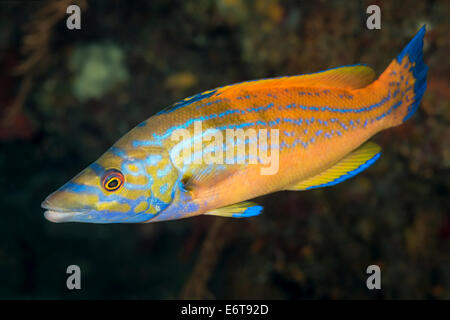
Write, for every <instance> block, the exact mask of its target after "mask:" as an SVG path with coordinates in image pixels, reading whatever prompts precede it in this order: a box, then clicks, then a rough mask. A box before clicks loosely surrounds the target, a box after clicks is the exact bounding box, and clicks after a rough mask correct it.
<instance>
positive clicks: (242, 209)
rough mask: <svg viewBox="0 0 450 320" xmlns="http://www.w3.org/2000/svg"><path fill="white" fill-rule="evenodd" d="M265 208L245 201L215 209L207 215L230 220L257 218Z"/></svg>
mask: <svg viewBox="0 0 450 320" xmlns="http://www.w3.org/2000/svg"><path fill="white" fill-rule="evenodd" d="M262 209H263V207H262V206H260V205H257V204H256V203H254V202H250V201H244V202H239V203H236V204H232V205H230V206H226V207H222V208H218V209H214V210H211V211H208V212H206V213H205V214H208V215H213V216H221V217H229V218H247V217H253V216H257V215H258V214H260V213H261V212H262Z"/></svg>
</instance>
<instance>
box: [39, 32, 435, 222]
mask: <svg viewBox="0 0 450 320" xmlns="http://www.w3.org/2000/svg"><path fill="white" fill-rule="evenodd" d="M424 34H425V28H424V27H423V28H422V29H421V30H420V31H419V32H418V33H417V35H416V36H415V37H414V38H413V39H412V41H411V42H410V43H409V44H408V45H407V46H406V47H405V49H404V50H403V51H402V52H401V53H400V55H399V56H398V57H397V58H396V59H394V60H393V61H392V62H391V64H390V65H389V66H388V68H387V69H386V70H385V71H384V72H383V73H382V74H381V75H380V76H379V78H378V79H376V80H374V78H375V73H374V71H373V70H372V69H371V68H370V67H368V66H365V65H354V66H345V67H340V68H335V69H331V70H327V71H323V72H319V73H314V74H308V75H301V76H289V77H281V78H274V79H263V80H256V81H247V82H242V83H238V84H233V85H229V86H225V87H221V88H216V89H213V90H209V91H206V92H203V93H201V94H198V95H195V96H192V97H189V98H186V99H184V100H182V101H180V102H178V103H176V104H174V105H172V106H170V107H169V108H167V109H165V110H163V111H161V112H159V113H158V114H157V115H155V116H153V117H150V118H149V119H147V120H146V121H144V122H142V123H141V124H139V125H138V126H137V127H135V128H134V129H132V130H131V131H130V132H129V133H128V134H126V135H125V136H123V137H122V138H121V139H120V140H119V141H118V142H117V143H116V144H114V146H112V147H111V148H110V149H109V150H108V151H107V152H106V153H105V154H103V155H102V156H101V157H100V158H99V159H98V160H97V161H96V162H94V163H93V164H91V165H90V166H89V167H87V168H86V169H85V170H84V171H82V172H81V173H80V174H79V175H78V176H76V177H75V178H73V179H72V180H71V181H69V182H68V183H67V184H65V185H64V186H63V187H61V188H60V189H59V190H57V191H56V192H55V193H53V194H51V195H50V196H49V197H48V198H47V199H46V200H45V201H44V203H43V207H44V208H46V209H47V210H48V211H47V212H46V217H47V219H49V220H51V221H54V222H65V221H79V222H95V223H113V222H155V221H162V220H172V219H180V218H186V217H191V216H195V215H200V214H212V215H220V216H229V217H248V216H253V215H257V214H259V213H260V212H261V210H262V207H261V206H258V205H256V204H254V203H251V202H247V200H248V199H252V198H254V197H257V196H261V195H264V194H268V193H272V192H275V191H280V190H306V189H312V188H318V187H324V186H329V185H334V184H337V183H339V182H341V181H344V180H346V179H347V178H350V177H351V176H354V175H355V174H358V173H359V172H361V171H363V170H364V169H365V168H367V167H368V166H370V165H371V164H372V163H374V162H375V161H376V160H377V159H378V158H379V156H380V148H379V147H378V146H377V145H376V144H374V143H371V142H367V141H368V140H369V139H370V138H371V137H372V136H373V135H375V134H376V133H377V132H379V131H382V130H385V129H388V128H390V127H394V126H397V125H400V124H401V123H403V122H404V121H406V120H407V119H409V118H410V117H411V116H412V115H413V114H414V112H415V111H416V110H417V108H418V105H419V103H420V100H421V98H422V95H423V94H424V91H425V88H426V74H427V67H426V66H425V64H424V63H423V58H422V46H423V37H424ZM186 137H187V138H186ZM236 137H238V138H236ZM181 138H184V139H181ZM254 142H255V144H253V143H254ZM256 145H257V147H258V148H257V149H256V147H255V149H252V148H253V146H256ZM240 147H242V148H243V149H240V151H242V150H244V151H247V153H239V150H238V149H239V148H240ZM255 150H256V152H255ZM250 151H254V152H253V153H251V152H250ZM250 153H251V154H250ZM269 154H270V157H269V156H268V155H269ZM263 155H264V156H263ZM228 156H229V157H228ZM263 158H264V159H265V160H267V159H270V160H272V163H269V162H268V161H263V160H264V159H263ZM205 159H206V160H209V161H205ZM264 172H265V173H264Z"/></svg>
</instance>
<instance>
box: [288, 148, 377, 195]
mask: <svg viewBox="0 0 450 320" xmlns="http://www.w3.org/2000/svg"><path fill="white" fill-rule="evenodd" d="M380 151H381V148H380V146H379V145H377V144H375V143H373V142H367V143H365V144H363V145H362V146H361V147H359V148H358V149H356V150H355V151H353V152H351V153H350V154H349V155H347V156H346V157H345V158H344V159H342V160H341V161H339V162H338V163H336V164H335V165H334V166H332V167H331V168H328V169H327V170H325V171H323V172H321V173H319V174H318V175H316V176H314V177H311V178H308V179H306V180H303V181H300V182H299V183H296V184H294V185H291V186H289V187H288V188H286V190H307V189H315V188H322V187H327V186H332V185H335V184H338V183H340V182H342V181H345V180H347V179H349V178H351V177H353V176H355V175H357V174H358V173H360V172H362V171H364V170H365V169H367V168H368V167H370V166H371V165H372V164H373V163H374V162H375V161H376V160H377V159H378V158H379V157H380V155H381V152H380Z"/></svg>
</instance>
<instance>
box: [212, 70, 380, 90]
mask: <svg viewBox="0 0 450 320" xmlns="http://www.w3.org/2000/svg"><path fill="white" fill-rule="evenodd" d="M374 78H375V71H374V70H373V69H372V68H371V67H369V66H365V65H354V66H344V67H339V68H334V69H330V70H325V71H321V72H317V73H311V74H305V75H298V76H290V77H280V78H273V79H261V80H256V81H246V82H242V83H236V84H234V85H230V86H225V87H222V88H218V91H217V93H220V92H223V91H226V90H254V89H263V88H276V87H283V88H289V87H324V88H343V89H359V88H363V87H365V86H367V85H368V84H370V83H371V82H372V81H373V79H374Z"/></svg>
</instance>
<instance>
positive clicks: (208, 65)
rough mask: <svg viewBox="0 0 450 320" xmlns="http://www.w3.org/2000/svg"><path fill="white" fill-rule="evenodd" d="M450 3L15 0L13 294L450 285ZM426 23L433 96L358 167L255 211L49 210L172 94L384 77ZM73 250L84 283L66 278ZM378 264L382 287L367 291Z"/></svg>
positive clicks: (210, 293)
mask: <svg viewBox="0 0 450 320" xmlns="http://www.w3.org/2000/svg"><path fill="white" fill-rule="evenodd" d="M72 3H77V4H79V5H80V6H81V8H82V17H81V19H82V20H81V25H82V29H81V30H68V29H67V28H66V22H65V20H66V18H67V16H68V15H67V14H66V13H65V11H66V8H67V5H68V4H72ZM370 4H378V5H379V6H380V7H381V17H382V25H381V27H382V28H381V30H373V31H371V30H367V28H366V27H365V22H366V19H367V17H368V15H367V14H366V8H367V6H368V5H370ZM449 16H450V3H449V2H448V1H361V2H357V1H297V0H295V1H294V0H291V1H278V0H273V1H270V0H258V1H244V0H215V1H212V0H211V1H210V0H197V1H169V0H154V1H78V2H77V1H33V2H31V1H30V2H26V1H2V2H0V117H1V121H0V150H1V151H0V168H1V172H0V173H1V175H0V212H1V213H0V298H3V299H6V298H12V299H17V298H19V299H23V298H27V299H29V298H31V299H36V298H41V299H42V298H44V299H48V298H65V299H79V298H86V299H91V298H127V299H128V298H139V299H140V298H150V299H155V298H156V299H167V298H222V299H223V298H233V299H241V298H243V299H245V298H254V299H257V298H274V299H285V298H293V299H305V298H306V299H316V298H330V299H349V298H364V299H377V298H383V299H406V298H412V299H416V298H426V299H450V245H449V237H450V220H449V218H450V214H449V212H450V201H449V188H450V179H449V178H450V175H449V171H450V170H449V168H450V148H449V141H450V130H449V122H450V107H449V100H450V99H449V95H450V84H449V71H450V70H449V68H450V64H449V58H448V57H449V44H450V40H449V35H448V31H449V30H450V28H449V19H448V17H449ZM423 24H426V25H427V30H428V32H427V34H426V36H425V46H424V56H425V61H426V63H427V64H428V66H429V67H430V70H429V74H428V89H427V91H426V93H425V95H424V98H423V101H422V104H421V107H420V109H419V111H418V112H417V113H416V114H415V115H414V117H413V118H412V119H411V120H409V121H408V122H407V123H405V124H404V125H402V126H400V127H397V128H394V129H390V130H388V131H385V132H383V133H380V134H378V135H377V136H376V137H375V138H374V140H375V141H376V142H377V143H379V144H380V145H381V146H382V147H383V156H382V157H381V159H380V160H379V161H377V163H376V164H375V165H373V166H372V167H371V168H370V169H368V170H367V171H365V172H364V173H362V174H360V175H358V176H356V177H355V178H353V179H351V180H348V181H346V182H344V183H342V184H339V185H338V186H335V187H331V188H325V189H319V190H312V191H308V192H279V193H275V194H271V195H268V196H266V197H263V198H261V199H257V202H259V203H261V204H263V205H264V207H265V212H264V214H262V215H261V216H258V217H254V218H251V219H241V220H237V219H236V220H233V219H226V218H220V217H196V218H192V219H186V220H178V221H173V222H160V223H156V224H146V225H138V224H135V225H94V224H76V223H69V224H53V223H50V222H48V221H46V220H45V219H44V217H43V211H44V210H43V209H41V208H40V203H41V201H42V200H43V199H44V198H45V196H46V195H48V194H49V193H50V192H52V191H54V190H55V189H57V188H58V187H59V186H61V185H62V184H63V183H65V182H66V181H67V180H68V179H70V178H72V177H73V176H74V175H75V174H76V173H78V172H79V171H80V170H82V169H83V168H84V167H86V166H87V165H88V164H89V163H91V162H92V161H94V160H95V159H96V158H97V157H98V156H100V155H101V154H102V153H103V152H104V151H105V150H106V149H107V148H108V147H109V146H111V145H112V144H113V143H114V142H115V141H116V140H117V139H118V138H120V137H121V136H122V135H123V134H125V133H126V132H127V131H128V130H130V129H131V128H132V127H134V126H135V125H137V124H138V123H139V122H141V121H142V120H144V119H146V118H147V117H149V116H151V115H153V114H154V113H156V112H157V111H159V110H161V109H162V108H163V107H165V106H167V105H170V104H172V103H173V102H176V101H177V100H180V99H182V98H184V97H186V96H189V95H192V94H195V93H197V92H202V91H204V90H207V89H211V88H215V87H217V86H221V85H225V84H229V83H233V82H238V81H243V80H250V79H257V78H263V77H272V76H282V75H293V74H301V73H310V72H315V71H319V70H323V69H327V68H331V67H337V66H341V65H348V64H354V63H360V62H361V63H368V64H370V65H372V66H373V67H374V68H375V70H376V71H377V72H378V74H379V73H381V72H382V71H383V70H384V68H385V67H386V66H387V65H388V64H389V62H390V61H391V60H392V59H393V58H395V56H396V55H397V54H398V53H399V52H400V51H401V49H402V48H403V47H404V46H405V45H406V44H407V43H408V41H409V40H410V39H411V38H412V37H413V35H414V34H415V32H416V31H417V30H418V29H419V28H420V27H421V26H422V25H423ZM71 264H76V265H79V266H80V267H81V271H82V283H81V285H82V290H73V291H69V290H68V289H67V288H66V278H67V276H68V275H67V274H66V273H65V271H66V268H67V266H69V265H71ZM371 264H378V265H380V267H381V270H382V290H374V291H370V290H368V289H367V288H366V278H367V275H366V273H365V270H366V268H367V266H368V265H371Z"/></svg>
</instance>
